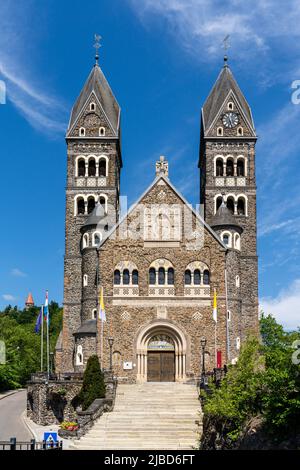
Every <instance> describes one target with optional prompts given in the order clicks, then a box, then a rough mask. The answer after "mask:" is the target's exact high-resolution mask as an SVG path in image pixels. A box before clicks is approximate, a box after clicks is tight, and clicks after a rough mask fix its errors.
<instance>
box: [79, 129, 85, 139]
mask: <svg viewBox="0 0 300 470" xmlns="http://www.w3.org/2000/svg"><path fill="white" fill-rule="evenodd" d="M79 135H80V137H84V136H85V128H84V127H81V128H80V129H79Z"/></svg>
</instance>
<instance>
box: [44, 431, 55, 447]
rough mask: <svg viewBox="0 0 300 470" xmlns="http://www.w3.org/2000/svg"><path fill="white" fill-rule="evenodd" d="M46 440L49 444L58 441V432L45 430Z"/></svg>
mask: <svg viewBox="0 0 300 470" xmlns="http://www.w3.org/2000/svg"><path fill="white" fill-rule="evenodd" d="M44 441H46V444H47V445H51V444H52V443H53V444H54V443H55V442H57V441H58V439H57V432H44Z"/></svg>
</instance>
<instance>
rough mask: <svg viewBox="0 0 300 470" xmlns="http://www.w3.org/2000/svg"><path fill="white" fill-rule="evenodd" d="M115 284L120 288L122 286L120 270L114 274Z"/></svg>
mask: <svg viewBox="0 0 300 470" xmlns="http://www.w3.org/2000/svg"><path fill="white" fill-rule="evenodd" d="M114 284H115V285H116V286H119V285H120V284H121V273H120V271H119V270H118V269H116V270H115V272H114Z"/></svg>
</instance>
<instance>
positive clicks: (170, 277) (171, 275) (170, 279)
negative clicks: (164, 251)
mask: <svg viewBox="0 0 300 470" xmlns="http://www.w3.org/2000/svg"><path fill="white" fill-rule="evenodd" d="M168 285H169V286H173V285H174V269H173V268H169V269H168Z"/></svg>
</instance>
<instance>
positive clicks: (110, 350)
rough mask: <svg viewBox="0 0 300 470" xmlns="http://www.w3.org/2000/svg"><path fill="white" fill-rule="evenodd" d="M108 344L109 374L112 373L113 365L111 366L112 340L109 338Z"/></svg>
mask: <svg viewBox="0 0 300 470" xmlns="http://www.w3.org/2000/svg"><path fill="white" fill-rule="evenodd" d="M108 344H109V370H110V372H112V368H113V365H112V348H113V344H114V339H113V338H112V337H111V336H110V337H109V338H108Z"/></svg>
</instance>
